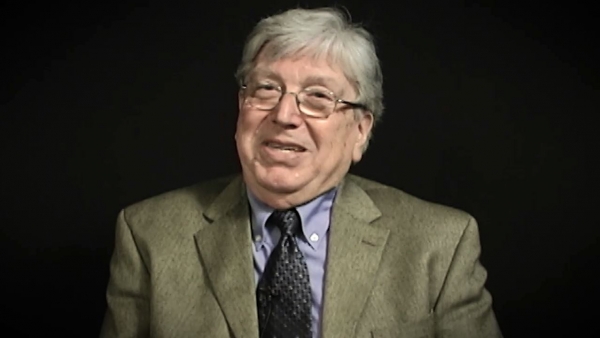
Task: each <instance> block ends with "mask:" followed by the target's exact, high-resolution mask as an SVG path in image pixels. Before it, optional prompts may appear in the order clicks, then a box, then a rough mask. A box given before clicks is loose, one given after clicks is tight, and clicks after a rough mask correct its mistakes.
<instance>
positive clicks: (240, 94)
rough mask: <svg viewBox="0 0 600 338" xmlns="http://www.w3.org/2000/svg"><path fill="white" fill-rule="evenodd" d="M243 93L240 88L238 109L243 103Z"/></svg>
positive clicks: (240, 108)
mask: <svg viewBox="0 0 600 338" xmlns="http://www.w3.org/2000/svg"><path fill="white" fill-rule="evenodd" d="M244 100H245V99H244V93H243V91H242V90H241V89H240V90H239V91H238V110H240V111H241V110H242V106H243V105H244Z"/></svg>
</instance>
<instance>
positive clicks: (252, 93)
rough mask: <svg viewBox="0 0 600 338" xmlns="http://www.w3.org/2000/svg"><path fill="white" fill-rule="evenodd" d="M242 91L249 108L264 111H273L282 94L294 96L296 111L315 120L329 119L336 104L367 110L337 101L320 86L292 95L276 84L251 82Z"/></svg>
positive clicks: (359, 105)
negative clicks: (315, 118)
mask: <svg viewBox="0 0 600 338" xmlns="http://www.w3.org/2000/svg"><path fill="white" fill-rule="evenodd" d="M242 90H244V95H245V99H246V102H247V103H248V104H249V105H250V106H252V107H253V108H256V109H259V110H265V111H268V110H272V109H274V108H275V107H276V106H277V105H278V104H279V102H280V101H281V98H282V97H283V95H284V94H292V95H294V96H296V104H297V106H298V110H299V111H300V112H301V113H303V114H305V115H308V116H312V117H317V118H327V117H329V115H331V114H332V113H333V112H335V110H336V107H337V104H338V103H342V104H345V105H347V106H349V107H351V108H357V109H364V110H367V107H366V106H365V105H364V104H361V103H356V102H350V101H346V100H342V99H339V98H337V96H336V95H335V94H334V93H333V92H332V91H330V90H328V89H326V88H324V87H320V86H316V87H307V88H304V89H302V90H301V91H299V92H297V93H294V92H284V91H283V89H282V88H281V86H278V85H276V84H272V83H261V82H253V83H250V84H247V85H242Z"/></svg>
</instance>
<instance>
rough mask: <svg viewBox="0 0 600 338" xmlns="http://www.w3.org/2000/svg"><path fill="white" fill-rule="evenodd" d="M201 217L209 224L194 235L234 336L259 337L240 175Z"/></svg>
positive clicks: (244, 203)
mask: <svg viewBox="0 0 600 338" xmlns="http://www.w3.org/2000/svg"><path fill="white" fill-rule="evenodd" d="M204 217H205V218H206V219H207V220H208V222H209V223H210V224H208V225H206V226H205V227H204V228H203V229H201V230H200V231H198V232H197V233H196V235H195V238H196V245H197V247H198V251H199V253H200V258H201V261H202V264H203V265H204V269H205V271H206V274H207V275H208V279H209V280H210V285H211V286H212V289H213V291H214V294H215V297H216V299H217V301H218V303H219V304H220V306H221V309H222V310H223V313H224V315H225V318H226V320H227V322H228V323H229V325H230V327H231V330H232V331H233V334H234V336H235V337H239V338H241V337H251V338H258V319H257V312H256V298H255V280H254V270H253V266H254V265H253V259H252V242H251V229H250V219H249V211H248V204H247V200H246V198H245V192H244V188H243V184H242V180H241V177H238V178H236V179H234V180H233V181H232V182H231V183H230V184H229V186H228V187H227V188H226V189H225V190H224V191H223V192H222V193H221V194H220V195H219V196H218V197H217V199H216V200H215V201H214V202H213V204H212V205H211V206H210V207H209V208H208V209H207V210H206V211H205V213H204Z"/></svg>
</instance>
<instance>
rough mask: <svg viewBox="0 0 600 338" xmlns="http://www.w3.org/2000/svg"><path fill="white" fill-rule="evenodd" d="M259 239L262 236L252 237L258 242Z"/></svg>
mask: <svg viewBox="0 0 600 338" xmlns="http://www.w3.org/2000/svg"><path fill="white" fill-rule="evenodd" d="M261 239H262V237H261V236H260V235H256V237H254V241H256V242H260V240H261Z"/></svg>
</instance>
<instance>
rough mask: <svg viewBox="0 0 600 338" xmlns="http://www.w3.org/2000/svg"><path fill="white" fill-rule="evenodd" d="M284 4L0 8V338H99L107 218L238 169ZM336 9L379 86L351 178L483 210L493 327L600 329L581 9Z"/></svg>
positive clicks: (593, 148)
mask: <svg viewBox="0 0 600 338" xmlns="http://www.w3.org/2000/svg"><path fill="white" fill-rule="evenodd" d="M296 4H301V5H309V6H312V7H314V6H318V5H326V4H332V2H308V1H300V2H297V1H270V2H266V1H259V2H254V1H244V2H242V1H231V2H228V1H219V2H207V3H206V4H202V3H201V2H199V1H191V2H187V3H171V4H167V2H166V1H163V2H150V3H149V2H138V3H135V2H124V1H120V2H111V1H86V2H80V3H79V4H70V3H67V2H48V3H41V2H40V3H35V2H25V1H21V2H14V1H13V2H7V3H5V4H4V5H3V7H2V9H1V13H2V14H1V15H2V25H3V29H2V41H3V43H2V45H3V50H4V51H3V53H2V54H3V58H4V60H3V62H2V68H3V69H2V73H1V74H2V81H0V83H1V85H2V88H1V91H0V92H1V95H2V96H1V100H2V101H1V102H2V108H1V109H2V110H1V116H2V120H1V121H2V122H1V129H0V131H1V138H2V143H1V144H2V153H1V154H2V156H1V161H2V165H1V166H0V168H2V174H1V177H2V186H1V187H2V189H1V191H2V195H1V196H2V209H3V211H2V214H1V215H2V218H1V219H0V221H1V237H0V238H1V243H0V253H1V256H0V257H1V262H2V263H1V264H2V265H1V266H0V268H1V270H0V274H1V278H0V280H1V281H2V282H1V283H2V288H1V290H2V300H1V301H0V304H1V305H0V307H1V310H2V314H1V315H0V322H1V324H2V325H1V328H0V332H2V336H7V337H9V336H10V337H38V336H45V335H49V334H50V333H57V334H59V335H60V336H63V337H70V336H72V337H95V336H97V335H98V331H99V327H100V324H101V321H102V317H103V313H104V310H105V300H104V292H105V287H106V282H107V279H108V260H109V257H110V254H111V251H112V245H113V234H114V223H115V220H116V215H117V212H118V211H119V209H121V208H123V207H125V206H126V205H128V204H130V203H133V202H135V201H138V200H140V199H143V198H146V197H149V196H152V195H155V194H158V193H160V192H163V191H166V190H170V189H173V188H177V187H181V186H184V185H188V184H192V183H195V182H197V181H200V180H206V179H209V178H213V177H217V176H221V175H224V174H229V173H234V172H236V171H238V170H239V165H238V162H237V157H236V153H235V147H234V142H233V141H234V140H233V133H234V127H235V118H236V113H237V112H236V95H237V87H236V83H235V81H234V78H233V73H234V71H235V68H236V66H237V63H238V60H239V59H240V54H241V48H242V43H243V40H244V38H245V36H246V34H247V33H248V32H249V31H250V29H251V28H252V26H253V24H254V23H256V21H257V20H258V19H260V18H261V17H263V16H266V15H269V14H272V13H274V12H276V11H279V10H283V9H287V8H289V7H291V6H295V5H296ZM337 4H342V5H345V6H346V7H347V8H348V9H349V11H350V12H351V13H352V16H353V18H354V20H355V21H359V22H362V23H363V24H365V25H366V26H367V28H368V29H369V30H370V31H371V32H373V34H374V35H375V36H376V39H377V45H378V48H379V54H380V58H381V63H382V68H383V71H384V79H385V80H384V81H385V82H384V87H385V104H386V107H387V110H386V115H385V116H384V120H383V122H382V124H380V125H379V126H378V127H377V129H376V130H375V138H374V140H373V142H372V144H371V147H370V149H369V150H368V152H367V154H366V157H365V158H364V159H363V161H362V162H361V163H360V164H359V165H358V166H356V167H355V168H353V169H352V171H353V172H354V173H357V174H360V175H363V176H366V177H368V178H371V179H375V180H378V181H380V182H383V183H387V184H390V185H393V186H396V187H398V188H401V189H403V190H405V191H407V192H409V193H412V194H414V195H416V196H418V197H421V198H424V199H428V200H432V201H435V202H439V203H443V204H447V205H451V206H454V207H457V208H461V209H463V210H466V211H468V212H470V213H471V214H473V215H474V216H475V217H476V218H477V220H478V221H479V225H480V231H481V240H482V245H483V256H482V260H483V262H484V265H485V266H486V267H487V269H488V272H489V278H488V288H489V290H490V291H491V292H492V295H493V296H494V301H495V303H494V309H495V311H496V314H497V317H498V320H499V323H500V325H501V327H502V329H503V331H504V334H505V336H507V337H542V336H552V337H567V336H568V337H571V336H573V337H584V336H587V337H589V336H593V334H594V333H597V332H598V331H600V330H598V329H597V328H596V327H597V325H598V324H597V315H598V311H597V306H598V301H599V299H598V292H597V291H596V288H597V286H598V278H597V272H598V265H597V257H598V253H599V250H598V246H599V244H598V238H599V235H600V231H599V230H598V221H597V213H596V209H597V207H596V202H597V198H596V196H595V195H596V193H597V188H598V183H597V180H596V169H597V166H596V165H595V163H593V162H594V161H595V160H596V157H597V152H598V144H597V137H596V130H597V124H596V120H597V115H598V110H599V109H598V108H599V105H598V101H599V100H598V98H599V95H598V94H599V82H600V81H599V78H598V69H597V67H596V62H597V59H598V57H599V53H598V47H597V36H596V35H595V33H594V32H593V27H594V22H593V14H594V11H593V7H592V6H591V4H592V3H591V2H590V3H589V4H584V3H569V4H568V5H567V4H563V5H560V4H556V5H549V4H548V3H544V2H541V1H540V2H531V1H524V2H516V1H514V2H506V1H503V2H493V1H466V2H465V1H463V2H457V1H435V2H434V1H410V2H408V1H407V2H399V3H396V2H393V1H389V2H388V3H387V4H386V3H384V2H366V1H365V2H359V1H355V2H350V1H339V2H337ZM7 330H8V331H7ZM5 332H9V333H10V334H9V335H5V334H4V333H5Z"/></svg>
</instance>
